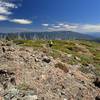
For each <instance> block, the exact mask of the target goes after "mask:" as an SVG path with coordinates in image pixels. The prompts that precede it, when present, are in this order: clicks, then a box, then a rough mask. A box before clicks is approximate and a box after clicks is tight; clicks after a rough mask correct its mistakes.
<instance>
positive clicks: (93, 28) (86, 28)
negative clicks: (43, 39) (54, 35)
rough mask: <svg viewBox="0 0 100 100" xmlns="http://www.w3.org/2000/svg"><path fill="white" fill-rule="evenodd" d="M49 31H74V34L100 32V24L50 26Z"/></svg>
mask: <svg viewBox="0 0 100 100" xmlns="http://www.w3.org/2000/svg"><path fill="white" fill-rule="evenodd" d="M49 26H50V27H48V30H50V31H76V32H83V33H86V32H100V24H76V23H75V24H65V23H60V24H56V25H55V24H51V25H49Z"/></svg>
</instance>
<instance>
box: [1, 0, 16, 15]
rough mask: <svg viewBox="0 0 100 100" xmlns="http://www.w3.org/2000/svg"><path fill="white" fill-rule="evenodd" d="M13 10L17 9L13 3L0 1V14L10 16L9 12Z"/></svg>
mask: <svg viewBox="0 0 100 100" xmlns="http://www.w3.org/2000/svg"><path fill="white" fill-rule="evenodd" d="M14 8H17V5H15V4H14V3H10V2H5V1H2V0H0V14H6V15H9V14H12V12H11V11H10V10H12V9H14Z"/></svg>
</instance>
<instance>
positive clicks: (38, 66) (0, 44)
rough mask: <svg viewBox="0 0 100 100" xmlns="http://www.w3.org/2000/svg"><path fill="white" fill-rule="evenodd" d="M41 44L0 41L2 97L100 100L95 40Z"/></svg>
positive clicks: (5, 99) (99, 48)
mask: <svg viewBox="0 0 100 100" xmlns="http://www.w3.org/2000/svg"><path fill="white" fill-rule="evenodd" d="M36 43H38V44H36ZM41 43H42V44H40V43H39V42H36V41H35V42H33V41H28V40H27V42H26V41H24V42H23V41H0V100H100V75H99V73H100V66H99V67H95V64H97V63H98V65H99V64H100V60H98V59H99V58H98V59H94V60H93V59H92V58H93V57H94V58H95V57H96V55H95V53H94V51H91V49H90V47H91V46H93V45H91V42H90V43H88V42H86V43H88V44H87V45H86V44H83V43H84V42H79V41H77V42H69V41H68V42H65V41H63V42H60V41H55V43H54V47H49V46H48V45H47V44H46V43H47V42H43V41H41ZM29 44H30V45H29ZM93 44H94V43H93ZM58 45H59V48H58ZM97 45H98V43H97ZM99 45H100V44H99ZM99 45H98V46H96V49H95V48H93V50H94V49H95V50H97V51H96V53H97V52H98V54H99V53H100V52H99V51H100V46H99ZM72 46H73V47H72ZM87 46H88V47H87ZM65 50H66V51H67V52H65ZM93 54H94V55H93ZM85 55H86V56H85ZM83 57H84V58H83ZM85 57H90V58H91V59H92V60H91V59H88V58H85ZM89 60H90V61H89ZM92 61H93V62H92ZM96 68H97V69H98V70H97V69H96Z"/></svg>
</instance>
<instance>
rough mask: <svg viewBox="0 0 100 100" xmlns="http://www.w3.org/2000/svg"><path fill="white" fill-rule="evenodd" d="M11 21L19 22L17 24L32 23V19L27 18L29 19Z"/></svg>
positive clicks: (12, 20) (13, 20)
mask: <svg viewBox="0 0 100 100" xmlns="http://www.w3.org/2000/svg"><path fill="white" fill-rule="evenodd" d="M9 21H10V22H14V23H17V24H31V23H32V21H31V20H27V19H11V20H9Z"/></svg>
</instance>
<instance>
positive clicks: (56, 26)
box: [52, 25, 61, 28]
mask: <svg viewBox="0 0 100 100" xmlns="http://www.w3.org/2000/svg"><path fill="white" fill-rule="evenodd" d="M52 27H53V28H60V27H61V26H59V25H54V26H52Z"/></svg>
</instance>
